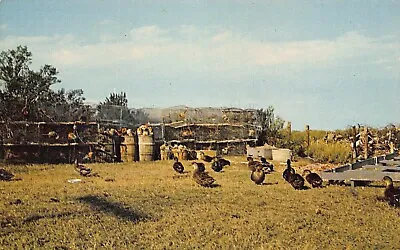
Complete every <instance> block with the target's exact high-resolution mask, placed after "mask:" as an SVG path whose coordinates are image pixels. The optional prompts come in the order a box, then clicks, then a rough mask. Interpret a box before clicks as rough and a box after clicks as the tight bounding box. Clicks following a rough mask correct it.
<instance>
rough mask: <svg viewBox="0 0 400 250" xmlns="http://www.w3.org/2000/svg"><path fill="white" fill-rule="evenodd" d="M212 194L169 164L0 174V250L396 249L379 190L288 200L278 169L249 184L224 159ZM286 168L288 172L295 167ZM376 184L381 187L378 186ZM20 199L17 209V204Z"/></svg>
mask: <svg viewBox="0 0 400 250" xmlns="http://www.w3.org/2000/svg"><path fill="white" fill-rule="evenodd" d="M230 160H231V161H232V164H231V166H230V167H227V168H226V169H225V170H224V171H223V172H221V173H215V172H212V170H211V169H210V168H209V166H208V165H207V166H206V168H207V170H208V171H210V175H212V176H213V177H214V178H215V179H216V183H217V184H219V185H220V186H218V187H216V188H203V187H200V186H198V185H197V184H196V183H195V182H194V181H193V180H192V178H191V173H190V171H191V169H190V168H189V165H190V163H189V162H183V163H184V166H185V167H186V168H187V169H186V171H188V172H187V173H185V174H183V175H179V174H177V173H175V172H174V171H173V170H172V162H167V161H158V162H144V163H121V164H92V165H89V167H91V168H92V169H93V170H94V171H96V172H98V173H99V175H100V177H91V178H82V182H80V183H75V184H71V183H68V182H67V180H68V179H72V178H80V176H79V175H78V174H77V173H75V172H74V170H73V166H71V165H32V166H5V168H7V169H8V170H11V171H13V172H14V173H15V174H16V175H17V177H20V178H21V179H22V180H21V181H14V182H0V201H1V202H0V226H1V227H0V248H1V249H33V248H39V249H110V248H112V249H399V248H400V241H399V240H398V232H399V231H400V217H399V210H396V209H393V208H391V207H389V206H388V205H387V204H386V203H382V202H379V201H377V199H376V197H377V196H380V195H382V193H383V188H382V186H376V187H363V188H361V187H356V192H357V193H358V194H357V195H354V194H352V193H351V192H350V191H349V188H348V187H345V186H327V187H325V188H321V189H309V190H303V191H296V190H293V188H292V187H291V186H290V185H288V184H287V183H285V181H283V179H282V177H281V174H282V170H283V168H284V166H283V165H280V164H279V163H278V162H274V164H275V169H276V170H277V171H276V172H273V173H272V174H269V175H267V178H266V181H265V185H259V186H257V185H255V184H254V183H253V182H252V181H251V180H250V173H249V171H248V169H247V166H246V165H245V164H242V162H244V161H245V158H244V157H232V158H230ZM296 164H297V163H294V167H295V168H296ZM378 184H379V183H378ZM18 199H19V200H20V202H18Z"/></svg>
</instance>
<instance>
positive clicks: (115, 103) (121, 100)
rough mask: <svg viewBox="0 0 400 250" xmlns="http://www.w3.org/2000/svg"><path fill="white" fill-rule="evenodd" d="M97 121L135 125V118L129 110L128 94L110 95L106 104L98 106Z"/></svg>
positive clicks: (102, 103)
mask: <svg viewBox="0 0 400 250" xmlns="http://www.w3.org/2000/svg"><path fill="white" fill-rule="evenodd" d="M97 119H99V120H108V121H119V122H120V123H129V124H135V123H136V121H135V118H134V117H133V115H132V114H131V112H130V111H129V109H128V99H127V98H126V93H125V92H121V93H119V94H117V93H110V96H109V97H106V99H105V100H104V102H100V104H99V105H98V106H97Z"/></svg>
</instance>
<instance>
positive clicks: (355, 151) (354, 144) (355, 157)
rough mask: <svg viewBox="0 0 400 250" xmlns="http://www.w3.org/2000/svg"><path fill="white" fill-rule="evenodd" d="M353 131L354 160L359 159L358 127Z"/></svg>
mask: <svg viewBox="0 0 400 250" xmlns="http://www.w3.org/2000/svg"><path fill="white" fill-rule="evenodd" d="M352 130H353V160H355V159H357V156H358V155H357V129H356V126H353V127H352Z"/></svg>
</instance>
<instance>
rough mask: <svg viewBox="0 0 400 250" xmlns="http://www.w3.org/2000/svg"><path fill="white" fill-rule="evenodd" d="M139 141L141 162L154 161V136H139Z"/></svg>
mask: <svg viewBox="0 0 400 250" xmlns="http://www.w3.org/2000/svg"><path fill="white" fill-rule="evenodd" d="M138 139H139V161H152V160H154V138H153V135H138Z"/></svg>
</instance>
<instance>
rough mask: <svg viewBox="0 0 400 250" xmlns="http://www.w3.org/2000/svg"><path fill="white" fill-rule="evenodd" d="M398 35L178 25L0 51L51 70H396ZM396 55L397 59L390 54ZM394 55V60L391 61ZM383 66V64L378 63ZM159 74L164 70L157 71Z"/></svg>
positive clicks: (15, 41)
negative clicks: (290, 37)
mask: <svg viewBox="0 0 400 250" xmlns="http://www.w3.org/2000/svg"><path fill="white" fill-rule="evenodd" d="M398 38H399V36H397V35H394V36H385V37H377V38H372V37H366V36H363V35H361V34H359V33H357V32H349V33H345V34H343V35H342V36H339V37H337V38H336V39H332V40H318V39H315V40H305V41H295V42H293V41H292V42H269V41H263V42H261V41H258V40H255V39H252V38H251V36H249V35H246V34H242V33H238V32H235V31H234V30H221V29H218V30H217V29H207V28H199V27H196V26H185V25H183V26H179V27H176V28H171V29H163V28H160V27H159V26H156V25H152V26H143V27H138V28H134V29H132V30H130V32H129V34H128V36H127V37H123V38H121V36H120V35H119V36H117V35H112V34H102V35H100V39H99V41H98V42H97V43H91V44H88V43H85V42H84V41H82V40H78V38H77V37H75V36H73V35H64V36H62V35H54V36H33V37H27V36H25V37H24V36H8V37H5V38H4V39H2V40H0V44H1V45H0V48H1V49H2V50H4V49H10V48H15V47H16V46H17V45H19V44H23V45H27V46H28V48H29V49H30V50H31V51H32V52H34V60H36V59H37V54H39V58H40V60H43V62H44V63H52V64H55V65H56V66H57V67H60V68H61V67H94V68H95V67H99V66H117V65H118V64H119V63H124V64H125V63H132V64H136V63H138V62H140V65H147V67H148V68H153V70H154V68H157V67H161V66H162V65H168V66H169V67H168V70H169V71H171V70H172V71H173V70H174V69H175V71H177V72H178V71H179V70H181V69H182V68H184V69H185V70H200V71H204V70H206V71H230V70H234V71H237V70H246V68H252V67H260V68H268V67H270V66H283V67H285V66H287V65H290V66H291V67H298V68H299V69H301V68H304V67H311V66H312V67H317V66H323V65H335V64H337V65H343V64H345V63H356V62H357V61H358V62H359V63H366V61H365V58H367V59H368V60H370V61H367V62H369V63H371V64H376V65H378V66H379V65H381V64H382V65H383V64H384V67H385V68H386V69H392V68H393V66H398V61H397V60H396V59H393V58H398V57H399V51H400V42H398ZM396 53H397V54H396ZM393 55H396V56H393ZM383 62H384V63H383ZM159 70H167V69H162V68H160V69H159Z"/></svg>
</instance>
